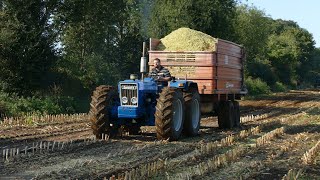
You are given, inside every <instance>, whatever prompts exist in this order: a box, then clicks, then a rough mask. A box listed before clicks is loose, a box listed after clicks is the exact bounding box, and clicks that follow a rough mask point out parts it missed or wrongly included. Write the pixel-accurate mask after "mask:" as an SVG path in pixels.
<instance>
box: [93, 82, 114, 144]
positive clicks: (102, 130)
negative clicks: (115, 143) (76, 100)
mask: <svg viewBox="0 0 320 180" xmlns="http://www.w3.org/2000/svg"><path fill="white" fill-rule="evenodd" d="M118 99H119V96H118V92H117V90H116V89H115V88H114V87H112V86H105V85H102V86H99V87H97V88H96V89H95V91H93V94H92V96H91V103H90V112H89V115H90V121H91V128H92V130H93V134H94V135H95V136H96V137H97V138H98V139H101V137H102V134H106V135H108V136H110V137H114V136H116V135H117V133H118V129H117V127H116V125H111V123H110V121H111V117H110V115H111V108H112V107H114V106H117V104H119V100H118Z"/></svg>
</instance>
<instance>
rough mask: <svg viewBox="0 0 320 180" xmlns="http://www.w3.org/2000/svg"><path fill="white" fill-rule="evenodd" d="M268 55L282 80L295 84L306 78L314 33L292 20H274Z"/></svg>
mask: <svg viewBox="0 0 320 180" xmlns="http://www.w3.org/2000/svg"><path fill="white" fill-rule="evenodd" d="M274 29H275V31H274V32H275V33H273V34H272V35H271V36H270V37H269V42H268V56H269V59H270V61H271V63H272V66H273V67H274V69H275V73H276V74H277V76H278V77H279V79H280V81H281V82H283V83H285V84H288V85H292V86H295V85H297V83H298V82H299V81H303V80H305V79H306V74H307V73H306V72H308V71H309V70H310V68H311V66H310V65H311V61H310V60H311V55H312V52H313V51H314V41H313V37H312V35H311V34H310V33H309V32H308V31H306V30H305V29H303V28H300V27H299V26H298V25H297V24H296V23H294V22H292V21H288V22H286V21H283V20H276V21H274Z"/></svg>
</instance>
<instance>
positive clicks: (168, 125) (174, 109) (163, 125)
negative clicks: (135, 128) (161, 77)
mask: <svg viewBox="0 0 320 180" xmlns="http://www.w3.org/2000/svg"><path fill="white" fill-rule="evenodd" d="M183 122H184V99H183V95H182V92H181V90H180V89H175V88H170V87H164V88H163V89H162V92H161V93H160V96H159V98H158V100H157V105H156V112H155V124H156V132H157V138H158V139H159V140H166V139H169V140H171V141H172V140H177V139H179V137H180V135H181V132H182V129H183Z"/></svg>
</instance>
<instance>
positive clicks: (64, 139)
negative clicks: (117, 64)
mask: <svg viewBox="0 0 320 180" xmlns="http://www.w3.org/2000/svg"><path fill="white" fill-rule="evenodd" d="M240 110H241V116H242V119H243V123H242V127H241V128H237V129H232V130H222V129H219V128H218V124H217V118H216V117H211V116H203V118H202V120H201V129H200V135H199V136H197V137H184V138H183V139H181V140H180V141H176V142H166V141H157V140H156V135H155V130H154V127H143V133H142V135H135V136H128V135H123V136H122V137H118V138H116V139H109V140H102V141H101V140H100V141H98V140H94V139H93V135H92V132H91V129H90V125H89V121H88V120H87V119H83V120H81V121H76V122H65V123H63V122H62V123H48V124H45V123H44V124H38V125H34V126H23V127H21V126H20V127H18V126H12V127H4V126H3V127H2V126H0V155H1V156H0V179H8V178H13V179H32V178H33V179H103V178H104V177H106V178H110V177H112V176H113V175H114V176H115V178H118V177H119V178H120V179H122V178H124V177H123V176H120V175H122V174H124V173H126V172H127V173H130V172H132V171H143V170H142V169H143V166H144V165H148V164H150V163H155V162H160V163H161V162H163V164H164V165H162V166H159V167H158V166H155V168H154V169H157V170H154V169H153V170H150V171H148V170H144V171H147V172H148V173H147V174H146V175H143V176H142V175H141V176H140V177H139V176H135V177H133V179H188V178H189V179H282V178H283V176H284V175H286V174H287V173H288V171H289V170H290V169H292V170H294V171H298V170H301V173H300V174H299V178H301V179H320V153H316V154H315V155H313V156H312V160H313V161H312V163H309V164H304V163H303V160H302V158H303V155H304V154H305V153H306V152H307V151H309V150H310V149H311V148H312V147H314V146H315V145H316V143H317V142H318V141H319V140H320V92H319V91H314V90H313V91H312V90H305V91H290V92H288V93H278V94H273V95H270V96H266V97H260V98H255V99H246V100H242V101H240ZM250 117H251V118H250ZM257 126H259V127H260V128H261V131H260V132H259V133H257V134H251V135H248V136H247V137H245V138H236V139H235V140H234V142H233V143H232V144H230V145H227V146H223V145H221V143H222V141H221V140H222V139H224V138H226V137H227V136H229V135H234V137H238V135H239V134H240V132H241V131H244V130H249V129H250V128H254V127H257ZM281 127H283V128H284V133H283V134H281V135H277V136H276V137H274V138H272V139H271V140H268V141H266V143H265V144H264V145H261V146H257V145H256V144H257V139H258V138H260V137H262V136H264V135H266V134H267V133H269V132H271V131H273V130H275V129H277V128H281ZM215 141H217V142H218V144H219V145H218V146H217V147H216V148H214V149H213V150H211V151H210V152H209V153H205V154H203V153H201V147H203V145H206V144H210V143H213V142H215ZM40 144H41V146H42V147H41V148H40ZM53 144H55V145H53ZM36 146H37V149H32V148H31V147H36ZM16 148H19V154H18V155H10V151H12V150H11V149H16ZM237 149H243V151H242V153H241V154H239V155H237V156H235V158H232V159H231V160H228V161H227V162H225V163H223V164H222V165H220V166H219V167H217V168H214V169H208V168H206V167H207V165H206V164H209V161H210V160H211V159H213V158H214V157H216V156H219V155H223V154H225V153H226V152H228V151H231V150H237ZM6 151H9V155H7V156H8V157H6ZM15 151H17V150H15ZM12 154H16V153H14V152H12ZM195 169H196V171H195ZM197 169H199V172H198V170H197Z"/></svg>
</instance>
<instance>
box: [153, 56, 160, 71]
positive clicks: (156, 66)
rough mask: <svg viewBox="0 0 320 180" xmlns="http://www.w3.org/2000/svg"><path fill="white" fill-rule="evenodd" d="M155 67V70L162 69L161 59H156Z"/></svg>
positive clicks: (154, 61)
mask: <svg viewBox="0 0 320 180" xmlns="http://www.w3.org/2000/svg"><path fill="white" fill-rule="evenodd" d="M153 67H154V68H158V69H159V68H160V67H161V62H160V59H159V58H155V59H154V60H153Z"/></svg>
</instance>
